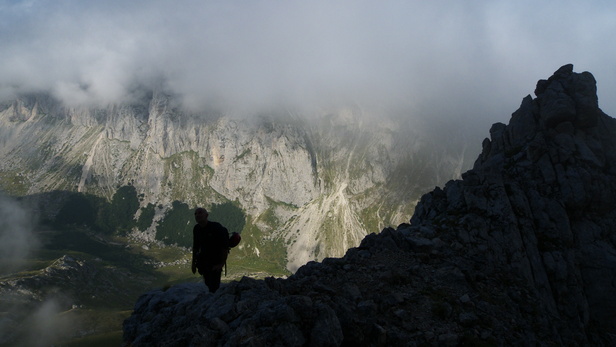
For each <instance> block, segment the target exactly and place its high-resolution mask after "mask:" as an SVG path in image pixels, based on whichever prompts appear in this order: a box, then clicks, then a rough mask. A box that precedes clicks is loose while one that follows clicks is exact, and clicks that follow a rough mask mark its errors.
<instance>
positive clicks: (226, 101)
mask: <svg viewBox="0 0 616 347" xmlns="http://www.w3.org/2000/svg"><path fill="white" fill-rule="evenodd" d="M615 34H616V1H607V0H606V1H517V0H516V1H495V0H489V1H410V0H404V1H376V0H375V1H361V0H352V1H351V0H349V1H334V0H329V1H320V0H311V1H228V0H225V1H206V0H199V1H194V0H184V1H156V0H147V1H126V0H121V1H115V0H111V1H110V0H107V1H83V0H75V1H63V0H49V1H38V0H31V1H6V0H0V97H1V98H5V99H6V98H9V97H11V95H12V94H13V93H15V92H16V91H33V90H49V91H51V92H52V93H53V94H54V95H55V96H57V97H59V98H61V99H62V100H64V101H65V102H67V103H72V104H74V103H84V102H87V103H102V104H106V103H112V102H118V101H122V100H125V99H126V98H128V97H130V96H131V95H132V94H133V93H134V91H135V90H138V88H139V87H140V86H149V87H151V86H162V87H164V88H165V89H166V90H167V91H170V92H173V93H176V94H177V95H178V96H180V97H181V98H182V99H183V100H184V102H185V103H186V104H187V105H191V106H195V107H200V106H202V105H204V104H212V103H214V104H216V105H218V106H223V107H227V106H233V107H239V108H244V109H256V108H259V107H266V106H267V105H268V104H271V103H283V104H285V105H287V106H306V105H319V104H331V103H334V104H336V103H340V104H345V103H349V102H352V103H359V104H361V105H366V106H382V107H395V108H398V107H401V108H403V109H405V110H408V112H409V114H413V115H424V116H430V115H431V113H434V114H440V115H446V116H451V117H461V118H464V117H487V118H489V119H491V120H495V121H502V122H507V121H508V117H509V116H510V114H511V113H512V112H513V111H515V109H516V108H517V107H518V106H519V104H520V102H521V100H522V98H523V97H524V96H526V95H527V94H532V92H533V91H534V88H535V84H536V82H537V80H539V79H542V78H547V77H549V76H550V75H551V74H552V73H553V72H554V71H555V70H557V69H558V68H559V67H560V66H562V65H564V64H567V63H573V64H574V70H575V71H577V72H582V71H590V72H592V73H593V74H594V76H595V78H596V79H597V81H598V83H597V84H598V90H599V105H600V107H601V108H602V109H603V110H604V111H605V112H606V113H608V114H610V115H612V116H616V97H615V91H616V45H615V44H613V37H612V36H614V35H615ZM533 96H534V95H533ZM487 128H488V127H486V129H487Z"/></svg>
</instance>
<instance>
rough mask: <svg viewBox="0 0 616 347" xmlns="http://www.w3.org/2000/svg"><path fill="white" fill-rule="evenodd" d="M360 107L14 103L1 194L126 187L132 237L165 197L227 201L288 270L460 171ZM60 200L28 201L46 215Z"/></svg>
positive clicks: (4, 132) (0, 110) (168, 100)
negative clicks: (242, 110)
mask: <svg viewBox="0 0 616 347" xmlns="http://www.w3.org/2000/svg"><path fill="white" fill-rule="evenodd" d="M366 113H367V112H364V111H363V110H361V109H360V108H358V107H354V108H348V109H340V110H333V111H323V112H320V113H318V114H315V115H303V116H292V115H291V114H290V112H286V113H284V114H280V113H276V112H271V113H269V114H262V115H257V116H254V117H248V118H239V117H232V116H229V115H223V114H220V113H217V112H213V111H212V112H203V113H202V114H195V113H189V112H186V111H184V110H183V109H182V108H181V107H180V106H179V105H178V104H177V102H176V101H175V99H174V98H173V97H171V96H169V95H166V94H164V93H161V92H156V93H150V94H149V95H147V96H145V97H144V98H143V99H142V100H138V101H135V102H133V103H131V104H125V105H109V106H108V107H106V108H92V107H85V106H84V107H73V108H69V107H65V106H63V105H61V104H59V103H58V102H56V101H55V100H54V99H53V98H52V97H50V96H46V95H30V96H22V97H20V98H18V99H16V100H14V101H12V102H7V103H4V104H2V105H0V143H1V146H0V156H2V158H3V162H2V163H0V187H1V188H2V190H4V191H6V192H8V193H9V194H12V195H14V196H26V195H29V196H33V195H35V194H40V193H45V192H51V191H58V190H60V191H72V192H81V193H84V194H92V195H96V196H99V197H103V198H106V199H109V200H110V199H111V198H112V197H113V196H114V194H115V193H116V192H117V190H118V187H120V186H126V185H131V186H133V187H135V189H136V191H137V193H138V194H139V200H140V204H141V207H144V206H147V205H148V204H152V205H154V206H158V209H157V210H156V216H155V217H154V219H153V221H152V223H151V225H150V227H149V228H147V230H145V231H138V230H134V233H133V236H135V237H137V238H139V239H141V240H143V241H146V242H153V241H155V236H156V226H157V222H159V221H160V219H161V218H162V217H163V216H164V215H165V213H166V212H167V211H169V209H171V207H172V202H173V201H176V200H177V201H181V202H183V203H186V204H188V205H189V206H190V207H195V206H201V205H205V206H206V207H207V206H209V205H210V204H214V203H224V202H233V203H235V204H237V205H239V206H240V208H241V209H242V210H243V211H244V212H245V213H246V215H247V216H249V222H250V223H251V224H252V225H253V226H255V228H256V229H258V230H259V231H260V236H259V237H258V238H259V240H257V242H255V243H250V241H248V240H251V239H254V238H256V236H255V237H254V238H247V237H245V238H244V239H245V240H247V241H248V242H246V243H245V244H243V245H242V247H246V248H249V249H250V252H249V253H250V254H254V256H255V257H258V256H259V246H260V244H259V242H267V240H272V239H276V240H279V241H280V242H281V243H283V245H284V248H285V249H286V258H287V261H288V263H287V268H288V269H289V270H291V271H294V270H295V269H297V267H299V266H300V265H302V264H305V263H306V262H307V261H310V260H320V259H323V258H325V257H328V256H342V255H343V254H344V251H345V250H346V249H348V248H349V247H354V246H357V245H358V244H359V242H360V241H361V239H362V238H363V237H364V236H365V235H366V234H367V233H368V232H369V231H370V230H375V229H377V228H382V227H384V226H386V225H389V224H393V225H397V224H399V223H400V222H402V221H403V220H404V219H405V217H403V216H404V215H406V214H407V212H408V211H409V210H410V209H412V207H413V206H414V205H415V204H416V202H417V201H418V199H419V197H420V196H421V195H420V192H423V191H425V190H426V189H428V188H429V187H433V186H434V185H436V184H438V183H439V182H445V181H446V180H448V179H451V178H454V177H459V174H460V173H461V172H462V170H463V168H465V167H468V166H469V165H468V164H466V163H467V162H470V161H469V160H466V158H467V156H468V154H469V153H471V152H472V151H470V150H467V149H466V147H465V146H463V145H460V143H463V139H459V141H453V142H450V143H449V144H445V143H446V142H445V141H439V139H438V138H435V137H434V136H433V135H431V134H427V133H425V132H424V131H423V129H422V128H421V127H419V126H418V125H417V124H411V123H410V122H409V121H407V120H403V119H398V120H395V119H391V120H389V118H388V117H382V115H377V116H374V115H369V114H366ZM401 187H404V191H405V194H401ZM61 205H62V204H61V202H54V203H52V204H49V203H48V202H45V203H39V204H38V206H40V212H41V213H42V214H44V215H49V216H51V218H53V216H54V215H55V214H57V213H58V211H57V209H58V208H59V206H61ZM138 213H139V212H138ZM138 213H137V215H136V216H135V218H138V217H139V215H138ZM255 228H252V229H250V230H254V229H255ZM250 230H249V232H251V231H250ZM339 230H345V232H342V233H341V232H339ZM264 240H265V241H264Z"/></svg>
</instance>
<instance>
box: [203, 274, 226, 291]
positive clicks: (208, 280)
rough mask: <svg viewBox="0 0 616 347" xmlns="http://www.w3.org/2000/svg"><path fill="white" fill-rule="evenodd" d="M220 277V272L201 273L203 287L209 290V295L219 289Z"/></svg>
mask: <svg viewBox="0 0 616 347" xmlns="http://www.w3.org/2000/svg"><path fill="white" fill-rule="evenodd" d="M221 275H222V271H220V270H218V271H216V270H215V271H211V270H210V271H206V272H204V273H203V281H204V282H205V285H206V286H207V287H208V288H209V290H210V292H211V293H214V292H215V291H216V290H218V288H220V276H221Z"/></svg>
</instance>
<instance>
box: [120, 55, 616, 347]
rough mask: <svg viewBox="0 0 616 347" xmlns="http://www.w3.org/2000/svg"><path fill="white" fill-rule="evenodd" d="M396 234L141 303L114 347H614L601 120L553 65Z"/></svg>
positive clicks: (611, 156)
mask: <svg viewBox="0 0 616 347" xmlns="http://www.w3.org/2000/svg"><path fill="white" fill-rule="evenodd" d="M535 94H536V98H534V99H533V98H532V97H530V96H528V97H526V98H524V100H523V101H522V104H521V106H520V108H519V109H518V110H517V111H516V112H514V113H513V115H512V117H511V119H510V121H509V124H507V125H505V124H500V123H497V124H494V125H493V126H492V128H491V129H490V138H489V139H486V140H484V142H483V150H482V153H481V155H480V156H479V158H478V159H477V161H476V162H475V165H474V167H473V169H471V170H469V171H467V172H466V173H464V174H463V175H462V179H461V180H453V181H450V182H448V183H447V184H446V185H445V186H444V188H442V189H441V188H436V189H434V190H433V191H432V192H430V193H428V194H425V195H424V196H423V197H422V198H421V201H420V202H419V204H418V205H417V207H416V210H415V213H414V215H413V216H412V217H411V219H410V224H402V225H400V226H399V227H398V228H397V229H392V228H386V229H384V230H383V231H382V232H381V233H380V234H371V235H368V236H367V237H365V238H364V239H363V240H362V242H361V244H360V246H359V247H354V248H351V249H349V250H348V251H347V252H346V254H345V255H344V256H343V257H341V258H326V259H324V260H323V261H322V262H321V263H317V262H310V263H308V264H306V265H304V266H302V267H300V268H299V269H298V271H297V272H296V273H295V274H294V275H292V276H290V277H289V278H288V279H275V278H266V279H265V280H254V279H250V278H247V277H245V278H243V279H242V280H240V281H236V282H231V283H229V284H226V285H224V286H223V287H221V289H220V290H219V291H218V292H216V293H215V294H210V293H208V292H206V290H205V288H204V286H202V285H200V284H185V285H177V286H174V287H171V288H169V289H168V290H166V291H165V290H156V291H152V292H149V293H146V294H144V295H143V296H142V297H141V298H139V300H138V301H137V303H136V304H135V310H134V312H133V314H132V316H131V317H130V318H129V319H127V320H126V321H125V322H124V339H125V343H126V344H127V345H131V346H142V345H143V346H146V345H152V344H158V345H170V346H174V345H175V346H183V345H200V346H235V345H246V346H248V345H249V346H270V345H276V346H339V345H349V346H372V345H379V346H385V345H388V346H395V345H400V346H402V345H404V346H416V345H439V346H458V345H512V346H518V345H524V346H528V345H586V346H589V345H593V346H613V345H615V344H616V325H615V324H616V323H615V321H614V319H613V318H614V312H616V300H615V299H614V298H616V286H615V285H614V283H616V230H615V229H614V225H616V201H615V199H616V165H615V164H616V148H615V147H616V140H615V139H616V137H615V135H616V121H615V120H614V119H612V118H610V117H608V116H607V115H605V114H604V113H603V112H602V111H601V110H600V109H599V107H598V100H597V97H596V84H595V80H594V77H593V76H592V75H591V74H590V73H588V72H584V73H574V72H573V66H572V65H565V66H563V67H562V68H560V69H559V70H558V71H556V73H555V74H554V75H553V76H551V77H550V78H549V79H547V80H541V81H539V82H538V84H537V88H536V90H535Z"/></svg>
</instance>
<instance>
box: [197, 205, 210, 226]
mask: <svg viewBox="0 0 616 347" xmlns="http://www.w3.org/2000/svg"><path fill="white" fill-rule="evenodd" d="M208 215H209V214H208V213H207V210H206V209H204V208H203V207H197V208H196V209H195V221H197V223H199V224H206V223H207V216H208Z"/></svg>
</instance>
